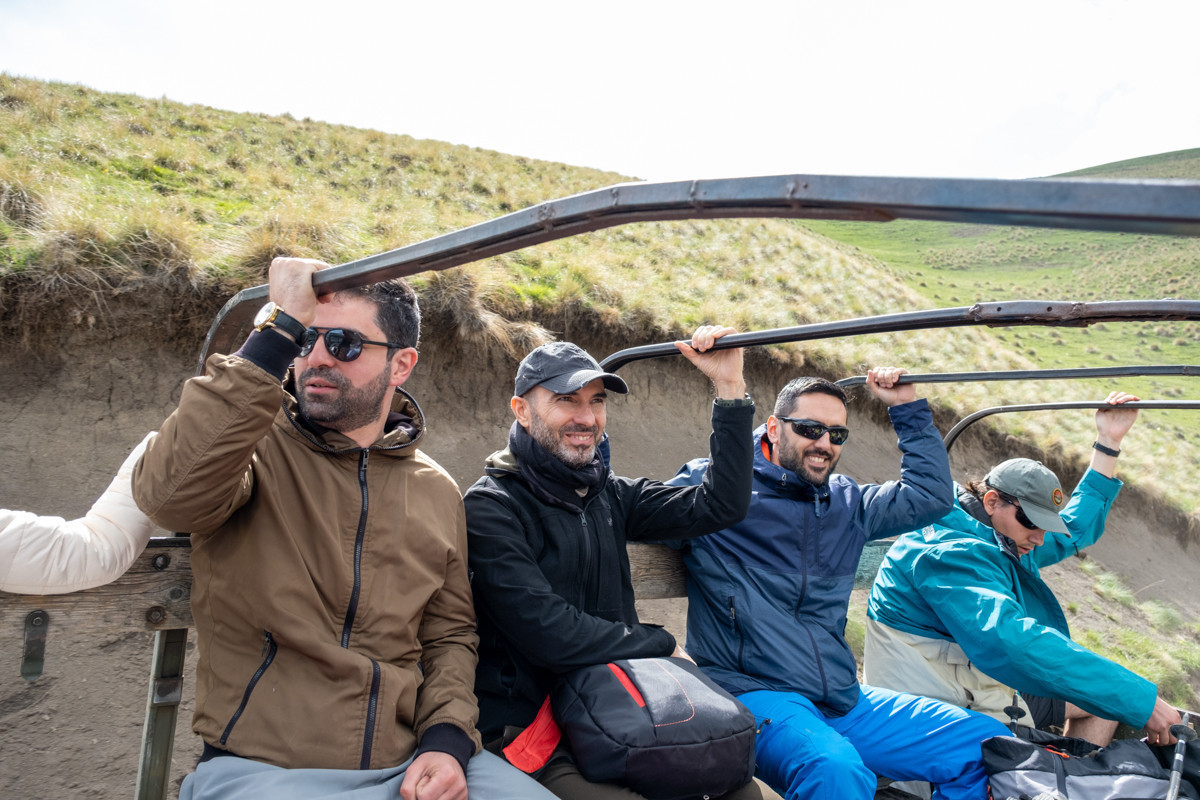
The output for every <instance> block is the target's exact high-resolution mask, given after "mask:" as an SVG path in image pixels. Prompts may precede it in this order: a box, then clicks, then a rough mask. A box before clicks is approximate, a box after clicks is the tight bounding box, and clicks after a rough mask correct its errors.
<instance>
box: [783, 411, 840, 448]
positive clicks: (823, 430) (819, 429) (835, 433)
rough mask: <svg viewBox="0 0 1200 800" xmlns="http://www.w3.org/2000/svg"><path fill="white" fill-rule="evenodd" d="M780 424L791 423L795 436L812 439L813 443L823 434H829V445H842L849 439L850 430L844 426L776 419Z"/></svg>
mask: <svg viewBox="0 0 1200 800" xmlns="http://www.w3.org/2000/svg"><path fill="white" fill-rule="evenodd" d="M775 419H777V420H779V421H780V422H790V423H792V430H794V431H795V432H796V435H797V436H803V437H804V438H805V439H812V440H813V441H814V442H815V441H816V440H817V439H820V438H821V437H822V436H824V435H825V434H827V433H828V434H829V443H830V444H837V445H842V444H845V443H846V440H847V439H849V438H850V429H849V428H847V427H845V426H844V425H823V424H822V423H820V422H817V421H816V420H815V419H796V418H795V417H776V418H775Z"/></svg>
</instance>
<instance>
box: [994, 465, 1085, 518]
mask: <svg viewBox="0 0 1200 800" xmlns="http://www.w3.org/2000/svg"><path fill="white" fill-rule="evenodd" d="M983 482H984V483H986V484H987V485H988V486H990V487H991V488H993V489H998V490H999V491H1001V492H1004V493H1005V494H1009V495H1012V496H1013V497H1015V498H1017V500H1018V501H1019V502H1020V503H1021V510H1022V511H1024V512H1025V516H1027V517H1029V521H1030V522H1032V523H1033V524H1034V525H1037V526H1038V527H1039V528H1041V529H1042V530H1046V531H1050V532H1051V533H1068V534H1069V533H1070V531H1068V530H1067V526H1066V524H1065V523H1063V521H1062V517H1060V516H1059V513H1060V512H1061V511H1062V507H1063V504H1064V503H1065V502H1066V500H1065V498H1064V497H1063V490H1062V484H1061V483H1059V482H1058V476H1057V475H1055V474H1054V473H1053V472H1051V471H1050V470H1049V469H1047V468H1046V467H1045V466H1044V465H1043V464H1042V463H1041V462H1038V461H1034V460H1033V459H1030V458H1010V459H1009V460H1008V461H1005V462H1004V463H1002V464H997V465H996V466H995V467H993V468H992V471H991V472H989V473H988V474H987V475H985V476H984V478H983Z"/></svg>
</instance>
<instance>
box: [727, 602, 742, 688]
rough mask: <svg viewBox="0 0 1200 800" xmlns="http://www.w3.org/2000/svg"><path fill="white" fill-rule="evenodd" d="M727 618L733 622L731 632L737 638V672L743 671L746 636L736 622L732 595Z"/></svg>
mask: <svg viewBox="0 0 1200 800" xmlns="http://www.w3.org/2000/svg"><path fill="white" fill-rule="evenodd" d="M729 620H730V621H731V622H732V623H733V633H734V635H735V636H737V640H738V655H737V665H738V672H745V671H746V666H745V664H744V663H743V661H744V660H745V659H744V656H745V653H746V637H745V636H743V635H742V627H741V626H740V625H739V624H738V618H737V609H736V608H735V607H734V605H733V595H729Z"/></svg>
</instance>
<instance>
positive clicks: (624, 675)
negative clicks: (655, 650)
mask: <svg viewBox="0 0 1200 800" xmlns="http://www.w3.org/2000/svg"><path fill="white" fill-rule="evenodd" d="M551 702H552V704H553V707H554V718H555V720H556V721H557V722H558V725H559V727H560V728H561V729H562V732H563V736H564V737H566V739H567V741H568V742H569V743H570V747H571V753H572V755H573V756H574V758H575V763H576V765H577V766H578V767H579V771H580V772H581V773H582V774H583V776H584V777H585V778H587V779H588V780H589V781H593V782H600V781H604V782H616V783H620V784H623V785H625V786H628V787H629V788H630V789H633V790H634V791H635V792H637V793H639V794H641V795H643V796H645V797H647V798H652V800H679V799H680V798H687V797H704V796H716V795H721V794H725V793H727V792H730V791H733V790H734V789H737V788H739V787H741V786H743V785H745V784H746V783H747V782H748V781H749V780H750V779H751V778H752V777H753V776H754V737H755V720H754V714H753V713H751V712H750V710H749V709H747V708H746V707H745V706H744V705H742V704H741V702H739V701H738V700H737V699H736V698H735V697H734V696H733V695H731V694H729V693H728V692H726V691H725V690H724V689H722V688H721V687H719V686H717V685H716V684H715V683H713V682H712V680H711V679H709V678H708V676H706V675H705V674H704V673H703V672H701V671H700V668H699V667H697V666H696V665H695V664H693V663H692V662H690V661H688V660H686V659H682V658H636V659H627V660H622V661H614V662H613V663H611V664H598V665H596V666H593V667H585V668H583V669H580V670H576V671H575V672H572V673H570V674H568V675H566V676H564V677H563V678H562V679H560V681H559V683H558V685H557V687H556V688H555V691H554V693H553V695H552V696H551Z"/></svg>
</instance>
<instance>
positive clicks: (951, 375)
mask: <svg viewBox="0 0 1200 800" xmlns="http://www.w3.org/2000/svg"><path fill="white" fill-rule="evenodd" d="M1143 375H1190V376H1192V377H1200V366H1191V365H1188V364H1143V365H1140V366H1136V365H1135V366H1128V367H1072V368H1069V369H1006V370H990V371H987V372H929V373H925V374H920V373H909V374H906V375H901V376H900V378H899V380H897V381H896V382H897V383H970V382H973V381H980V382H982V381H1056V380H1071V379H1075V378H1129V377H1138V376H1143ZM834 382H835V383H836V384H837V385H838V386H841V387H842V388H843V389H848V388H850V387H851V386H862V385H863V384H865V383H866V382H867V376H866V375H853V376H851V377H849V378H842V379H841V380H840V381H834Z"/></svg>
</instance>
